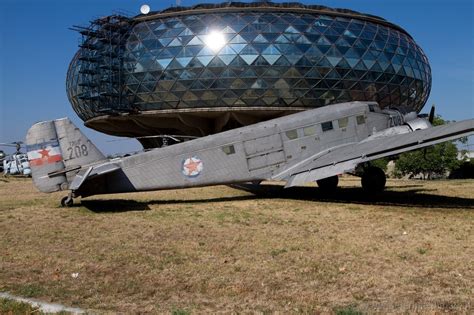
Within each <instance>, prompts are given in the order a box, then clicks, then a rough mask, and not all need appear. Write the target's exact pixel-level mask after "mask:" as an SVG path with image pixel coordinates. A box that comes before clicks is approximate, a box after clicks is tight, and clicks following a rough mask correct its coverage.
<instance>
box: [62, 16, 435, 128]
mask: <svg viewBox="0 0 474 315" xmlns="http://www.w3.org/2000/svg"><path fill="white" fill-rule="evenodd" d="M129 25H130V27H129V29H127V30H126V36H125V37H124V40H123V41H117V45H115V46H110V45H108V44H104V43H103V40H102V43H101V42H100V40H97V39H93V38H92V37H90V36H89V37H88V38H87V40H86V41H85V43H86V44H87V43H89V44H90V45H99V48H97V49H96V48H94V49H92V50H91V49H90V48H88V47H87V45H83V47H82V48H81V49H80V50H79V52H78V53H77V54H76V56H75V58H74V59H73V61H72V63H71V65H70V69H69V71H68V78H67V90H68V96H69V99H70V101H71V103H72V105H73V107H74V110H75V111H76V112H77V113H78V114H79V116H80V117H81V118H82V119H83V120H88V119H91V118H93V117H96V116H100V115H103V114H104V113H108V112H107V111H110V110H116V111H118V112H122V111H125V112H127V111H128V112H141V111H150V110H164V109H166V110H175V109H193V108H196V109H199V108H220V107H222V108H229V107H248V108H249V111H251V110H252V108H259V110H261V109H262V108H266V107H285V108H293V107H298V108H315V107H320V106H326V105H330V104H334V103H340V102H346V101H368V100H370V101H377V102H379V104H380V105H381V107H387V106H395V107H398V106H405V107H409V108H411V109H413V110H416V111H420V110H421V108H422V107H423V105H424V104H425V102H426V100H427V98H428V95H429V92H430V88H431V70H430V66H429V63H428V60H427V58H426V56H425V54H424V53H423V51H422V50H421V48H420V47H419V46H418V45H417V44H416V43H415V42H414V40H413V39H412V38H411V37H410V36H409V35H408V34H407V33H405V32H404V31H403V30H401V29H400V28H398V27H391V26H390V24H387V23H376V22H374V19H363V18H360V17H350V16H337V15H326V14H305V13H299V12H279V11H275V12H271V11H268V10H267V11H265V12H263V11H262V12H258V11H256V12H250V11H242V12H238V11H237V12H219V10H215V11H214V12H210V13H208V14H182V15H179V14H174V15H171V16H169V17H159V15H157V18H147V19H142V20H140V19H137V20H135V21H132V22H131V23H130V24H129ZM100 47H102V48H100ZM110 47H112V48H110ZM103 51H107V52H110V51H112V52H114V53H115V54H119V55H120V59H118V61H117V64H114V62H115V61H114V60H112V59H113V58H112V59H110V60H108V61H105V62H106V63H107V64H106V66H105V67H104V65H99V66H97V63H94V62H90V60H92V59H94V57H96V56H101V53H102V55H103ZM85 56H86V57H85ZM102 62H103V61H102ZM91 67H92V68H93V69H97V68H100V67H102V68H107V67H108V69H109V70H110V69H114V68H113V67H120V71H116V72H114V71H108V72H106V73H105V75H104V73H103V72H101V73H100V74H98V73H95V72H94V71H87V69H90V68H91ZM84 72H85V73H84ZM88 72H90V73H89V74H88ZM117 73H118V74H117ZM114 76H115V77H116V78H113V77H114ZM104 77H105V80H106V81H107V80H109V81H110V80H118V81H117V82H118V83H117V84H116V85H115V86H109V87H105V90H100V89H97V85H100V84H99V83H96V82H98V80H99V81H100V80H101V79H104ZM113 82H116V81H113ZM110 90H112V92H113V93H112V94H114V95H116V98H113V99H111V98H110V95H107V92H109V91H110ZM109 94H110V93H109ZM106 97H109V98H108V99H107V100H108V101H107V104H105V101H104V99H105V98H106ZM158 123H159V122H158Z"/></svg>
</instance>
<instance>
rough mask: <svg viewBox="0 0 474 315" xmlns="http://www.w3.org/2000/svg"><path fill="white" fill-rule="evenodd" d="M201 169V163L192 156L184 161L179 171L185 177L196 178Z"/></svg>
mask: <svg viewBox="0 0 474 315" xmlns="http://www.w3.org/2000/svg"><path fill="white" fill-rule="evenodd" d="M202 169H203V165H202V161H201V160H200V159H199V158H198V157H196V156H193V157H190V158H187V159H184V161H183V166H182V169H181V170H182V172H183V174H184V175H185V176H187V177H196V176H198V175H199V174H201V172H202Z"/></svg>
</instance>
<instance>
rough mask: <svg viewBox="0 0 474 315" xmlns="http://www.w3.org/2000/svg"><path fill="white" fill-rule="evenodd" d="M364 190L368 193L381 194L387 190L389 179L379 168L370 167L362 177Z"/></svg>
mask: <svg viewBox="0 0 474 315" xmlns="http://www.w3.org/2000/svg"><path fill="white" fill-rule="evenodd" d="M361 182H362V188H363V189H364V190H365V191H367V192H372V193H380V192H382V191H383V190H384V189H385V183H386V182H387V177H386V176H385V172H384V171H383V170H382V169H381V168H379V167H369V168H368V169H366V170H365V171H364V174H363V175H362V181H361Z"/></svg>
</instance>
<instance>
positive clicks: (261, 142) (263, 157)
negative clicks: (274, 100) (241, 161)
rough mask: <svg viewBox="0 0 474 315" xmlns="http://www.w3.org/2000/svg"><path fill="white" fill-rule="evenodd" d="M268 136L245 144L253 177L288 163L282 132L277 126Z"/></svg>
mask: <svg viewBox="0 0 474 315" xmlns="http://www.w3.org/2000/svg"><path fill="white" fill-rule="evenodd" d="M266 134H267V135H265V136H261V137H258V138H255V139H250V140H247V141H244V143H243V144H244V150H245V155H246V157H247V164H248V168H249V171H250V173H251V174H253V175H256V174H260V173H265V172H268V171H271V170H272V169H275V168H278V165H279V164H281V163H283V162H285V161H286V159H285V153H284V150H283V141H282V139H281V134H280V130H279V129H278V128H277V127H276V126H275V127H273V128H271V130H268V132H266Z"/></svg>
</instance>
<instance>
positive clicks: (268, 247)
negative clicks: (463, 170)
mask: <svg viewBox="0 0 474 315" xmlns="http://www.w3.org/2000/svg"><path fill="white" fill-rule="evenodd" d="M270 188H273V189H270V192H268V191H266V192H265V194H264V195H262V196H255V195H253V194H250V193H248V192H244V191H241V190H236V189H233V188H230V187H226V186H216V187H207V188H195V189H186V190H172V191H161V192H150V193H137V194H123V195H107V196H96V197H92V198H87V199H85V200H82V202H81V203H79V204H78V205H77V206H75V207H73V208H60V207H59V206H58V204H59V200H60V197H61V196H62V194H51V195H45V194H41V193H38V192H37V191H36V190H35V189H34V188H33V186H32V184H31V181H30V180H28V179H11V178H10V179H8V181H1V182H0V253H1V255H0V291H3V292H9V293H12V294H15V295H20V296H25V297H34V298H37V299H41V300H44V301H51V302H56V303H61V304H65V305H68V306H73V307H80V308H83V309H92V310H98V311H99V312H127V313H128V312H170V311H178V312H181V311H183V312H192V313H199V312H211V311H223V312H231V311H234V312H246V311H259V312H267V311H268V312H271V311H280V312H285V313H286V312H307V313H308V312H310V313H312V312H318V311H324V312H326V311H329V312H344V311H346V312H351V311H353V312H356V311H362V312H369V313H371V312H381V313H386V312H396V313H401V312H421V313H424V312H439V311H442V312H466V313H469V312H472V311H474V309H473V307H474V305H473V302H472V296H473V294H474V266H473V264H472V261H473V260H474V250H473V244H474V231H473V229H474V225H473V223H474V195H473V192H474V181H472V180H470V181H469V180H460V181H433V182H422V181H401V180H389V181H388V190H387V191H386V192H384V193H383V194H381V195H379V196H367V195H364V194H363V193H362V190H361V189H360V187H359V180H357V179H353V178H344V179H343V180H342V181H341V188H339V189H338V191H337V192H336V193H335V194H332V195H328V194H323V193H321V192H320V191H319V190H318V189H317V188H315V187H298V188H294V189H290V190H284V191H281V190H280V189H279V188H278V187H277V186H276V187H270ZM76 274H77V275H76Z"/></svg>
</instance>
